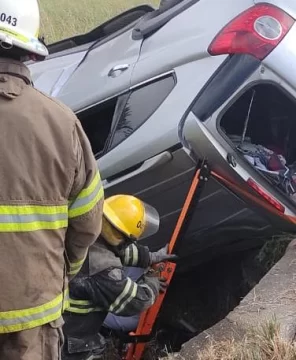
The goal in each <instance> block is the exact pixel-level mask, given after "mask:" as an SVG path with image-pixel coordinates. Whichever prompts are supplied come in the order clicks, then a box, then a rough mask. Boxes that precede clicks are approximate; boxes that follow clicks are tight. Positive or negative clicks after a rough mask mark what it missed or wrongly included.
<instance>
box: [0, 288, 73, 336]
mask: <svg viewBox="0 0 296 360" xmlns="http://www.w3.org/2000/svg"><path fill="white" fill-rule="evenodd" d="M68 306H69V298H68V291H65V292H64V293H62V294H60V295H58V296H57V297H56V298H55V299H53V300H51V301H49V302H47V303H45V304H43V305H39V306H36V307H33V308H29V309H22V310H11V311H2V312H0V333H1V334H4V333H11V332H15V331H22V330H28V329H32V328H34V327H38V326H42V325H44V324H47V323H49V322H51V321H54V320H57V319H58V318H60V317H61V316H62V313H63V312H64V310H65V309H66V308H67V307H68Z"/></svg>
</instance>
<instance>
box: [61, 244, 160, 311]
mask: <svg viewBox="0 0 296 360" xmlns="http://www.w3.org/2000/svg"><path fill="white" fill-rule="evenodd" d="M127 254H134V257H133V256H127ZM124 259H126V260H127V263H128V264H129V262H130V261H132V262H133V263H134V264H135V266H138V267H143V268H144V267H147V264H149V263H150V257H149V249H148V248H147V247H144V246H137V245H135V244H131V245H129V246H128V247H127V248H125V249H122V250H121V251H118V249H117V248H114V247H112V246H110V245H108V244H107V243H106V242H105V240H104V239H102V238H99V240H98V241H97V242H96V243H95V244H94V245H92V246H91V247H90V249H89V256H88V261H87V262H85V264H84V267H83V269H82V271H81V273H79V274H78V276H77V277H76V278H75V279H74V280H73V282H71V283H70V299H69V302H70V307H69V308H68V309H67V311H69V312H73V313H77V314H87V313H89V312H92V311H102V312H105V313H106V314H107V312H111V313H113V314H116V315H120V316H133V315H137V314H139V313H141V312H142V311H143V310H145V309H147V308H149V307H150V306H151V305H152V304H153V303H154V302H155V300H156V297H157V295H158V290H159V289H158V288H156V287H155V286H152V285H151V284H150V283H149V282H148V281H147V282H146V281H145V279H144V280H140V281H139V282H134V281H133V280H131V279H130V278H129V277H127V276H126V275H125V274H124V269H123V263H125V260H124ZM88 275H90V277H89V276H88Z"/></svg>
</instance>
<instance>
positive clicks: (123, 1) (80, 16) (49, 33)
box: [39, 0, 159, 43]
mask: <svg viewBox="0 0 296 360" xmlns="http://www.w3.org/2000/svg"><path fill="white" fill-rule="evenodd" d="M39 3H40V9H41V35H44V36H45V41H46V43H52V42H54V41H57V40H60V39H63V38H67V37H69V36H73V35H77V34H82V33H84V32H87V31H89V30H91V29H93V28H94V27H95V26H98V25H99V24H101V23H103V22H104V21H106V20H108V19H110V18H111V17H113V16H115V15H117V14H119V13H121V12H123V11H125V10H127V9H130V8H132V7H134V6H137V5H141V4H150V5H153V6H157V5H158V4H159V0H146V1H145V0H105V1H103V0H39Z"/></svg>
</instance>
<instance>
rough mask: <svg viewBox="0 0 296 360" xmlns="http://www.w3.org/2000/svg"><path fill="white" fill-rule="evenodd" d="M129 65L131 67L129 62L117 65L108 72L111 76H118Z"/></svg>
mask: <svg viewBox="0 0 296 360" xmlns="http://www.w3.org/2000/svg"><path fill="white" fill-rule="evenodd" d="M129 67H130V65H129V64H120V65H115V66H113V68H112V69H110V71H109V72H108V76H109V77H117V76H119V75H121V74H122V73H123V72H124V71H126V70H127V69H128V68H129Z"/></svg>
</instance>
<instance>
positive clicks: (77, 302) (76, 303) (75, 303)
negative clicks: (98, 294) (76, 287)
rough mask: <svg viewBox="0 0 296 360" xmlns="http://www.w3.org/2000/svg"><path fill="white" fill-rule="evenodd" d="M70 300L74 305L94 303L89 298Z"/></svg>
mask: <svg viewBox="0 0 296 360" xmlns="http://www.w3.org/2000/svg"><path fill="white" fill-rule="evenodd" d="M69 302H70V304H73V305H82V306H83V305H85V306H87V305H91V304H92V303H91V302H90V301H88V300H74V299H69Z"/></svg>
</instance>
